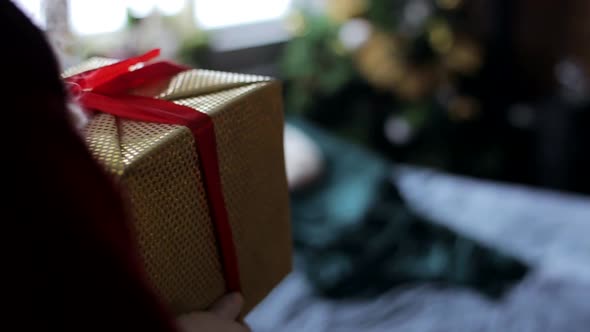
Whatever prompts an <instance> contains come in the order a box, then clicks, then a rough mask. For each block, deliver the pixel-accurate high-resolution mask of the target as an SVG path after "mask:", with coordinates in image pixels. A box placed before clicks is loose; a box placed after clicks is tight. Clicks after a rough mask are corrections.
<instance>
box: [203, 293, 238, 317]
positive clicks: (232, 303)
mask: <svg viewBox="0 0 590 332" xmlns="http://www.w3.org/2000/svg"><path fill="white" fill-rule="evenodd" d="M243 306H244V298H243V297H242V295H241V294H239V293H231V294H227V295H225V296H223V297H222V298H220V299H219V300H217V302H215V303H214V304H213V306H212V307H211V309H210V310H209V311H210V312H212V313H214V314H215V315H217V316H219V317H221V318H223V319H229V320H235V319H236V318H238V315H239V314H240V311H242V307H243Z"/></svg>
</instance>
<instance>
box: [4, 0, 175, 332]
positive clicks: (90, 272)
mask: <svg viewBox="0 0 590 332" xmlns="http://www.w3.org/2000/svg"><path fill="white" fill-rule="evenodd" d="M64 19H65V18H64ZM0 34H1V35H2V38H1V39H0V42H1V43H2V48H1V49H0V68H1V69H2V70H0V79H1V80H2V83H3V85H6V86H4V87H2V88H0V97H1V99H0V102H1V104H0V105H2V106H0V109H1V110H2V127H1V130H0V132H2V145H3V146H4V149H3V153H4V155H3V158H2V160H3V161H2V165H3V166H2V173H1V174H2V175H3V176H4V178H5V183H8V190H5V195H3V196H4V197H6V196H10V200H9V201H8V204H6V202H4V203H3V205H7V208H8V211H7V213H3V216H5V217H3V219H4V218H6V220H3V224H4V226H5V227H4V230H3V232H2V235H3V238H4V241H3V244H5V245H7V247H6V249H3V252H4V253H5V254H6V255H7V256H8V258H9V259H8V260H7V262H8V264H7V265H6V264H3V274H4V276H5V277H7V279H8V280H7V282H5V283H4V284H5V285H6V286H7V290H8V292H7V293H6V294H8V295H5V297H4V298H3V299H4V303H5V304H8V308H9V310H8V312H7V313H6V312H5V313H4V314H5V315H3V316H5V317H7V318H8V320H7V321H5V322H3V323H2V324H3V325H2V326H5V327H6V326H12V325H11V324H10V323H9V322H10V321H11V320H14V321H15V322H16V324H17V325H15V326H16V327H15V328H14V329H12V328H7V329H5V328H2V330H6V331H8V330H15V331H101V332H104V331H142V332H146V331H158V332H160V331H173V330H174V326H173V320H172V319H171V318H170V316H169V315H168V314H167V312H166V311H165V309H164V307H163V306H162V305H161V304H160V302H159V301H158V299H157V298H156V296H155V295H154V293H153V292H152V290H151V288H150V287H149V285H148V283H147V282H146V279H145V278H144V276H143V272H142V271H141V267H140V264H139V260H138V255H137V252H136V250H135V246H134V242H133V239H132V236H131V233H130V231H129V228H128V221H127V219H126V213H125V208H124V204H123V203H122V200H121V197H120V194H119V192H118V190H117V189H116V186H115V185H114V184H113V182H112V180H111V178H110V177H109V176H108V175H106V174H105V173H104V172H103V170H102V169H101V167H100V166H99V165H98V164H97V163H96V162H95V161H94V160H93V159H92V157H91V155H90V154H89V152H88V150H87V148H86V146H85V145H84V143H83V141H82V140H81V138H80V137H79V135H78V132H77V131H76V129H74V128H73V127H72V126H71V125H70V123H69V121H68V119H69V114H68V111H67V110H66V95H65V92H64V88H63V86H62V83H61V80H60V78H59V69H58V66H57V65H56V61H55V58H54V56H53V54H52V53H51V50H50V48H49V46H48V44H47V42H46V41H45V39H44V37H43V35H42V33H41V32H40V31H39V30H38V29H37V28H35V27H34V26H33V24H32V23H31V22H30V21H29V20H28V19H27V18H26V17H25V16H24V15H23V14H22V13H21V12H20V11H19V10H17V9H16V8H15V6H14V5H13V4H12V3H11V2H10V1H7V0H0ZM4 188H6V187H4ZM6 194H8V195H6ZM9 216H10V217H9ZM3 279H4V278H3Z"/></svg>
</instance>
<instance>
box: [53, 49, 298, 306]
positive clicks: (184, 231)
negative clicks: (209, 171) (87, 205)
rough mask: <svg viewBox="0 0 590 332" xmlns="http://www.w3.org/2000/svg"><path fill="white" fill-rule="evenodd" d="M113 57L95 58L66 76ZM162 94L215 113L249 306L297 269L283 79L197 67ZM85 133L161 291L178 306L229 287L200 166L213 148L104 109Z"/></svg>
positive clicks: (203, 302)
mask: <svg viewBox="0 0 590 332" xmlns="http://www.w3.org/2000/svg"><path fill="white" fill-rule="evenodd" d="M112 62H114V61H113V60H108V59H97V58H95V59H91V60H88V61H87V62H85V63H83V64H81V65H80V66H77V67H75V68H71V69H69V70H68V71H66V72H65V73H64V77H67V76H70V75H74V74H77V73H80V72H83V71H85V70H89V69H94V68H98V67H101V66H104V65H107V64H110V63H112ZM154 95H155V96H157V97H158V98H162V99H167V100H172V101H173V102H175V103H178V104H182V105H185V106H189V107H191V108H194V109H195V110H198V111H200V112H204V113H206V114H208V115H209V116H210V117H211V118H212V119H213V122H214V125H215V133H216V140H217V153H218V158H219V168H220V174H221V184H222V188H223V194H224V198H225V203H226V209H227V212H228V215H229V221H230V224H231V228H232V232H233V237H234V244H235V247H236V254H237V258H238V267H239V271H240V284H241V287H242V293H243V295H244V298H245V308H244V311H243V313H247V312H248V311H250V310H251V309H252V308H253V307H254V306H255V305H256V304H257V303H258V302H260V301H261V300H262V299H263V298H264V297H265V296H266V295H267V294H268V293H269V292H270V290H271V289H272V288H273V287H274V286H275V285H277V284H278V283H279V282H280V280H281V279H282V278H283V277H284V276H285V275H286V274H287V273H288V272H289V271H290V270H291V248H292V247H291V246H292V244H291V235H290V221H289V208H288V191H287V183H286V176H285V167H284V155H283V136H282V135H283V125H284V122H283V113H282V99H281V87H280V84H279V83H278V82H276V81H273V80H271V79H269V78H267V77H261V76H253V75H242V74H233V73H224V72H216V71H209V70H198V69H194V70H188V71H185V72H182V73H180V74H178V75H176V76H175V77H174V78H172V79H171V80H170V81H169V82H165V84H164V86H163V87H162V86H161V87H159V88H158V91H157V93H155V94H154ZM84 135H85V139H86V141H87V143H88V146H89V148H90V150H91V151H92V153H93V155H94V156H95V157H96V159H97V160H99V162H100V163H101V164H103V165H104V167H105V168H106V169H107V170H108V171H109V172H111V173H112V174H114V175H116V177H117V178H118V180H119V181H120V183H121V184H122V186H123V188H124V190H125V192H126V194H127V196H128V198H129V202H130V206H131V208H130V210H131V214H132V216H133V219H134V226H135V231H136V238H137V240H138V242H139V246H140V249H141V254H142V258H143V262H144V266H145V270H146V272H147V274H148V276H149V278H150V280H151V282H152V283H153V285H154V286H155V289H156V290H157V292H158V293H159V295H160V296H161V297H162V299H163V300H164V301H165V303H167V304H168V306H169V308H170V310H171V311H172V312H173V313H175V314H180V313H186V312H190V311H193V310H199V309H206V308H208V307H209V306H210V305H211V303H213V302H214V301H215V300H216V299H218V298H219V297H220V296H222V295H223V294H225V293H226V289H225V281H224V276H223V271H222V265H221V262H220V255H219V251H218V247H217V244H216V239H215V233H214V232H215V231H214V228H213V224H212V220H211V218H210V213H209V207H208V204H207V197H206V193H205V189H204V183H203V174H201V171H200V170H199V167H198V165H199V158H207V156H197V153H196V150H195V142H194V138H193V135H192V134H191V132H190V130H189V129H188V128H186V127H183V126H177V125H166V124H155V123H145V122H136V121H130V120H125V119H119V118H116V117H114V116H112V115H109V114H104V113H98V114H96V115H94V116H93V117H92V118H91V120H90V122H89V124H88V125H87V126H86V128H85V131H84Z"/></svg>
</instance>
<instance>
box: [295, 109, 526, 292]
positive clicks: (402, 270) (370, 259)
mask: <svg viewBox="0 0 590 332" xmlns="http://www.w3.org/2000/svg"><path fill="white" fill-rule="evenodd" d="M291 123H292V124H294V125H295V126H297V127H299V128H300V129H303V130H304V131H305V132H306V133H307V134H308V135H310V136H311V137H312V138H313V139H314V140H315V141H316V142H317V143H318V144H319V146H320V148H321V150H322V151H323V153H324V157H325V159H326V169H325V173H324V174H323V177H322V178H321V179H320V180H319V181H318V182H316V183H315V184H314V185H313V186H312V187H310V188H307V189H306V190H304V191H301V192H296V193H293V194H292V199H291V200H292V214H293V233H294V240H295V246H296V250H297V254H298V259H299V261H300V262H301V263H302V264H303V266H304V269H305V272H306V274H307V276H308V278H309V280H310V281H311V283H312V284H313V286H314V287H315V289H316V290H317V291H318V292H319V293H321V294H323V295H326V296H330V297H356V296H373V295H376V294H379V293H381V292H383V291H385V290H387V289H389V288H391V287H393V286H396V285H400V284H406V283H416V282H436V283H439V284H440V285H442V286H444V285H458V286H466V287H470V288H473V289H475V290H477V291H479V292H481V293H482V294H486V295H488V296H492V297H496V296H499V295H501V294H502V293H503V292H504V290H506V289H507V288H508V287H509V286H511V285H512V284H513V283H514V282H516V281H518V280H519V279H521V278H522V276H523V275H524V274H525V273H526V271H527V267H526V266H524V265H523V264H522V263H521V262H519V261H517V260H516V259H514V258H511V257H509V256H506V255H504V254H502V253H500V252H498V251H496V250H492V249H489V248H486V247H484V246H482V245H481V244H479V243H477V242H476V241H474V240H472V239H469V238H467V237H465V236H463V235H460V234H458V233H456V232H454V231H451V230H449V229H447V228H445V227H442V226H440V225H438V224H435V223H433V222H431V221H429V220H425V219H423V218H421V217H419V216H417V215H416V214H415V213H414V212H413V211H412V210H410V209H409V208H408V206H407V205H406V204H405V203H404V201H403V199H402V198H401V196H400V195H399V193H398V191H397V189H396V188H395V186H394V185H393V184H392V182H391V173H392V171H393V167H392V165H390V164H389V163H387V162H386V161H384V160H382V159H380V158H378V157H376V156H375V155H373V154H371V153H369V152H367V151H366V150H363V149H362V148H360V147H358V146H354V145H351V144H348V143H345V142H343V141H341V140H339V139H337V138H334V137H332V136H329V135H327V134H326V133H323V132H321V131H320V130H318V129H317V128H314V127H312V126H310V125H309V124H307V123H303V122H301V121H298V120H291ZM474 222H477V220H474Z"/></svg>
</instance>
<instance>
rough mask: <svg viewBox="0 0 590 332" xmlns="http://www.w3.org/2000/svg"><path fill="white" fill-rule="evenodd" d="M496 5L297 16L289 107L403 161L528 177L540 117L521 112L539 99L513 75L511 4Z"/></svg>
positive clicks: (329, 5) (435, 2) (368, 5)
mask: <svg viewBox="0 0 590 332" xmlns="http://www.w3.org/2000/svg"><path fill="white" fill-rule="evenodd" d="M485 3H486V2H485V1H467V0H398V1H391V0H372V1H370V0H327V2H326V6H325V8H324V10H323V11H321V12H318V11H317V10H316V11H312V10H308V9H305V8H304V9H301V10H299V11H297V12H295V13H293V14H292V15H291V16H290V17H289V19H288V26H289V28H290V30H291V31H292V33H293V35H294V38H293V40H292V41H291V42H290V43H289V44H288V45H287V48H286V52H285V55H284V58H283V63H282V65H283V67H282V68H283V74H284V78H285V79H286V82H287V99H286V102H287V110H288V111H289V112H291V113H298V114H302V115H303V116H304V117H306V118H308V119H310V120H312V121H314V122H315V123H318V124H320V125H322V126H324V127H326V128H329V129H330V130H332V131H334V132H336V133H338V134H339V135H342V136H345V137H347V138H350V139H352V140H354V141H357V142H359V143H361V144H363V145H365V146H368V147H369V148H371V149H373V150H376V151H378V152H380V153H382V154H383V155H385V156H387V157H390V158H392V159H394V160H396V161H402V162H409V163H417V164H422V165H428V166H434V167H438V168H442V169H445V170H448V171H452V172H458V173H463V174H468V175H474V176H483V177H488V178H496V179H509V180H516V181H519V180H523V181H522V182H527V179H524V177H526V174H527V172H529V171H528V169H526V168H525V167H521V169H519V166H518V163H519V160H520V159H519V158H522V160H524V159H525V158H529V157H530V158H529V159H531V160H532V159H534V157H532V156H531V150H534V149H532V148H531V145H530V141H531V140H532V137H533V136H534V133H532V131H531V129H530V128H528V127H529V126H530V123H531V121H530V119H531V117H532V116H533V115H531V110H530V108H526V107H521V106H522V102H524V101H527V98H528V97H530V96H527V95H526V93H527V88H525V87H522V86H520V85H522V84H521V83H522V82H517V80H511V77H510V76H506V75H504V74H505V73H506V72H509V71H510V70H511V69H512V66H513V59H512V58H511V56H512V54H511V51H512V50H509V49H506V50H505V49H504V48H505V47H506V46H510V45H511V41H510V40H508V39H507V38H505V39H506V40H502V38H503V37H507V36H509V35H510V34H511V33H512V32H511V31H510V30H509V29H507V28H506V26H504V25H503V24H504V23H505V22H502V19H505V17H504V18H503V17H501V16H502V14H504V15H506V11H505V12H501V11H500V14H501V15H499V17H494V18H493V19H490V17H489V16H487V17H485V19H483V18H482V15H481V14H482V12H485V11H486V8H485V6H484V5H485ZM487 3H490V2H489V1H488V2H487ZM497 4H503V6H504V7H503V9H506V8H510V6H512V4H511V3H510V1H498V2H497ZM497 4H494V5H495V6H496V8H495V9H497V8H498V7H502V5H497ZM488 9H489V8H488ZM501 9H502V8H501ZM495 14H498V10H495ZM486 15H488V14H486ZM486 19H487V21H490V20H493V23H492V24H494V25H497V26H498V27H499V28H497V27H496V28H495V29H496V30H497V31H500V33H499V34H498V33H497V34H496V35H494V36H490V33H489V31H486V28H485V27H483V26H484V23H485V22H479V21H480V20H481V21H486ZM488 25H489V22H488ZM482 27H483V28H482ZM488 30H489V29H488ZM502 34H504V35H502ZM499 68H501V70H498V69H499ZM502 75H504V76H502ZM500 79H502V80H503V82H500ZM525 85H526V84H525ZM519 105H520V106H519ZM519 170H520V173H519V174H514V173H518V171H519ZM523 174H524V175H523ZM519 177H522V178H523V179H520V178H519Z"/></svg>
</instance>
